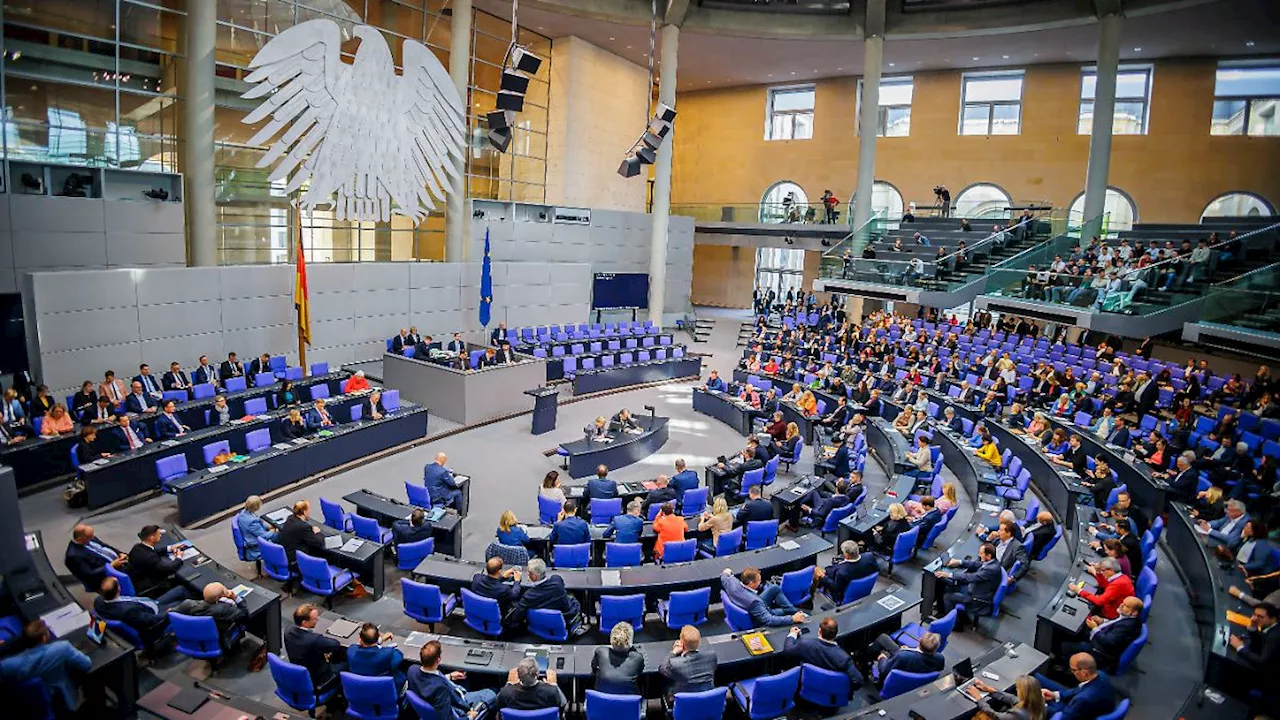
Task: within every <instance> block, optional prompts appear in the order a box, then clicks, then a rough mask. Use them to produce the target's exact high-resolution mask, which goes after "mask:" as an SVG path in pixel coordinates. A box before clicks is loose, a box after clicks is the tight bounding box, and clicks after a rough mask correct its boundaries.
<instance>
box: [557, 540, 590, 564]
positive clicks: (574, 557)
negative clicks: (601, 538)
mask: <svg viewBox="0 0 1280 720" xmlns="http://www.w3.org/2000/svg"><path fill="white" fill-rule="evenodd" d="M552 558H553V560H554V565H555V566H556V567H558V568H584V567H586V566H587V563H589V562H590V561H591V543H580V544H578V545H556V546H555V547H554V548H552Z"/></svg>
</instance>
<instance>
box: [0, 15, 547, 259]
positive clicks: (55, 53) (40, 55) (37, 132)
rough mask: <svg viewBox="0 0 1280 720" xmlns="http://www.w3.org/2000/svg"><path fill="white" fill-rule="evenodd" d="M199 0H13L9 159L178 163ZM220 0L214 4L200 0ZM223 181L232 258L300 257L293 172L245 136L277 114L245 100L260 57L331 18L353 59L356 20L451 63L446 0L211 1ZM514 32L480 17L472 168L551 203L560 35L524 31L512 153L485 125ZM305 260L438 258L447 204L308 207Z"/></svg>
mask: <svg viewBox="0 0 1280 720" xmlns="http://www.w3.org/2000/svg"><path fill="white" fill-rule="evenodd" d="M196 1H197V0H5V2H4V6H3V19H4V34H5V53H4V56H3V60H2V61H0V62H3V78H4V82H3V86H0V91H2V92H3V103H0V107H3V108H4V137H3V142H4V152H5V153H6V155H7V156H8V157H9V158H11V159H22V160H32V161H38V162H57V163H67V164H75V165H94V166H104V167H121V168H139V169H145V170H163V171H170V172H181V171H182V158H181V152H180V141H181V137H182V135H181V128H180V123H181V112H182V110H181V109H182V102H183V94H182V61H183V57H182V56H183V50H184V47H183V46H184V44H185V42H184V38H183V32H184V24H185V20H186V18H185V15H186V12H185V11H186V7H187V4H188V2H196ZM199 1H201V2H204V1H208V2H214V1H215V0H199ZM216 1H217V4H218V27H217V44H216V52H215V61H216V79H215V82H216V85H215V87H216V92H215V105H216V107H215V126H214V140H215V143H216V146H215V152H214V157H215V167H216V170H215V187H216V197H217V225H218V227H217V243H218V258H219V262H220V263H222V264H241V263H278V262H287V261H288V260H289V252H290V247H291V239H292V237H294V236H293V232H294V231H293V228H294V227H295V223H296V222H297V221H298V219H297V218H295V217H294V216H293V212H294V211H293V206H292V205H291V203H290V198H289V197H287V196H286V195H285V193H284V187H285V184H284V182H283V181H280V182H270V181H268V176H269V174H270V168H258V167H256V166H257V163H258V161H259V160H260V159H261V158H262V156H263V154H264V153H265V151H266V148H265V147H263V146H253V145H250V144H249V141H250V140H251V139H252V138H253V136H254V134H256V133H257V131H258V130H259V129H261V127H262V126H263V125H264V124H265V123H266V121H263V122H261V123H258V124H256V125H246V124H244V123H243V122H241V120H242V118H243V117H244V116H245V114H246V113H247V112H249V110H251V109H252V108H253V107H254V106H255V105H256V102H255V101H246V100H243V99H241V97H240V96H241V94H243V93H244V92H245V91H246V90H248V89H249V85H248V84H247V83H245V82H244V77H245V76H246V75H247V74H248V71H247V66H248V64H249V62H250V61H251V60H252V58H253V56H254V55H255V54H256V53H257V52H258V50H259V49H261V47H262V46H263V45H264V44H265V43H266V42H268V41H269V40H270V39H271V38H272V37H274V36H275V35H277V34H278V33H280V32H282V31H283V30H285V29H288V28H289V27H292V26H293V25H296V24H298V23H301V22H305V21H307V20H312V19H316V18H327V19H330V20H332V21H334V22H335V23H337V24H338V26H339V27H340V28H341V29H342V30H343V35H344V38H345V39H346V40H347V42H344V44H343V47H342V51H343V59H344V61H346V62H351V61H352V60H353V59H354V53H355V52H356V50H357V48H358V47H359V41H358V40H355V39H352V35H351V32H350V31H351V29H352V28H354V26H356V25H359V24H366V25H371V26H374V27H376V28H378V29H379V30H381V31H382V32H383V34H384V36H385V37H386V39H387V44H388V46H389V47H390V48H391V52H392V57H393V59H394V60H395V62H396V63H397V65H396V70H397V71H398V72H399V71H400V70H401V67H400V65H399V63H400V59H401V56H402V54H401V53H402V50H401V47H402V43H403V42H404V41H405V40H414V41H417V42H421V43H423V44H424V45H426V46H427V47H428V48H429V49H430V50H431V51H432V52H433V53H435V55H436V57H437V58H439V59H440V62H441V63H442V64H443V65H444V66H445V68H446V69H447V68H448V66H449V47H450V44H451V37H450V33H451V30H452V26H451V19H450V17H449V16H448V15H447V14H445V10H444V9H445V8H446V7H447V0H216ZM510 40H511V23H510V21H509V20H505V19H502V18H498V17H495V16H493V15H489V14H486V13H483V12H479V11H475V12H474V14H473V17H472V58H471V82H470V92H469V97H468V98H466V103H467V106H468V110H469V112H468V123H469V127H470V134H469V143H468V145H469V152H468V154H467V177H468V185H469V189H470V194H471V196H472V197H478V198H486V199H501V200H514V201H517V202H543V201H544V200H545V195H546V148H547V142H546V132H547V114H548V113H547V106H548V99H549V97H550V93H549V87H548V81H547V79H548V78H549V77H550V75H551V74H550V55H551V52H550V51H551V45H550V40H549V39H548V38H545V37H543V36H540V35H537V34H535V33H531V32H529V31H527V30H524V29H520V30H519V36H518V42H520V43H521V44H523V45H526V46H528V47H529V48H530V49H531V50H532V51H533V52H534V53H535V54H537V55H538V56H539V57H541V58H543V65H542V68H541V69H540V71H539V73H538V75H537V76H536V77H534V78H533V79H532V81H531V82H530V85H529V91H528V93H527V95H526V101H525V107H524V111H523V112H521V113H519V114H518V115H517V117H516V131H515V133H514V139H513V141H512V144H511V147H510V148H509V150H508V152H507V153H506V154H499V153H497V152H495V151H493V150H492V149H491V148H490V147H489V145H488V143H487V141H486V140H485V138H484V136H485V133H486V132H487V128H486V127H485V123H484V114H485V113H486V112H488V111H489V110H492V109H493V108H494V105H495V103H496V98H497V89H498V86H499V83H500V77H501V73H502V66H503V62H504V59H505V57H506V53H507V49H508V46H509V44H510ZM301 224H302V228H303V230H302V237H303V246H304V247H305V248H306V250H307V257H308V260H309V261H313V262H354V261H365V260H412V259H442V258H443V256H444V216H443V207H441V208H440V209H439V210H438V212H436V213H433V214H432V215H431V216H429V217H428V218H426V219H425V220H423V221H422V222H421V223H420V224H418V225H417V226H414V224H413V222H412V220H410V219H408V218H401V217H399V216H393V219H392V220H391V221H390V222H386V223H383V222H364V223H360V222H349V221H339V220H336V219H335V217H334V214H333V213H332V212H327V211H315V212H312V213H310V214H309V215H306V216H304V217H302V218H301Z"/></svg>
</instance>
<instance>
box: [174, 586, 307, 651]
mask: <svg viewBox="0 0 1280 720" xmlns="http://www.w3.org/2000/svg"><path fill="white" fill-rule="evenodd" d="M203 595H204V597H203V599H200V600H183V601H182V602H180V603H178V605H177V606H176V607H174V608H173V610H172V612H176V613H178V614H180V615H194V616H196V617H211V618H213V622H214V623H215V624H216V625H217V627H218V641H219V643H220V644H221V645H222V649H223V650H224V651H229V650H230V649H231V639H232V636H233V635H234V632H235V630H236V628H237V627H239V625H240V624H241V623H243V622H244V621H245V620H246V619H247V618H248V617H249V611H248V610H247V609H246V608H245V604H244V598H237V597H236V596H235V594H234V593H232V592H231V591H230V590H228V589H227V586H225V585H223V584H222V583H219V582H212V583H209V584H208V585H205V586H204V593H203ZM290 657H292V655H291V656H290Z"/></svg>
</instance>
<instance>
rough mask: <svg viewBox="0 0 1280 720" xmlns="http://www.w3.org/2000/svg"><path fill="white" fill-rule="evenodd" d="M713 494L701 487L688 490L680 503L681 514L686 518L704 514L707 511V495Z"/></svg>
mask: <svg viewBox="0 0 1280 720" xmlns="http://www.w3.org/2000/svg"><path fill="white" fill-rule="evenodd" d="M709 492H711V491H710V490H709V489H708V488H704V487H700V488H693V489H692V490H686V491H685V493H684V499H683V500H682V501H681V503H680V514H681V515H684V516H685V517H691V516H693V515H700V514H702V511H703V510H706V509H707V494H708V493H709Z"/></svg>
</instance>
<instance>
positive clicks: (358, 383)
mask: <svg viewBox="0 0 1280 720" xmlns="http://www.w3.org/2000/svg"><path fill="white" fill-rule="evenodd" d="M368 389H369V381H368V380H366V379H364V378H362V377H358V376H356V375H352V376H351V377H350V378H348V379H347V383H346V384H345V385H343V386H342V392H343V393H353V392H360V391H361V390H368Z"/></svg>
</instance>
